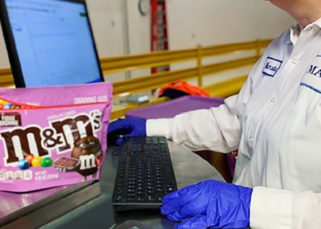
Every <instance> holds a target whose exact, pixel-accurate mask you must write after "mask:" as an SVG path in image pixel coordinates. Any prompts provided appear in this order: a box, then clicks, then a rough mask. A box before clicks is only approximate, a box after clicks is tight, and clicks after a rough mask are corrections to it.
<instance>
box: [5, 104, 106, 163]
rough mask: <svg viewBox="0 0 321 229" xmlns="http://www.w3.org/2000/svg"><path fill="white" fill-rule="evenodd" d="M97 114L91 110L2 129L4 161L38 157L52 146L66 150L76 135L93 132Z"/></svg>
mask: <svg viewBox="0 0 321 229" xmlns="http://www.w3.org/2000/svg"><path fill="white" fill-rule="evenodd" d="M100 118H101V112H100V111H98V110H94V111H91V112H90V113H89V115H88V114H85V113H82V114H78V115H76V116H74V117H65V118H63V119H60V120H54V121H50V122H49V124H50V126H48V127H45V128H43V127H40V126H38V125H28V126H25V127H14V128H10V129H7V130H5V131H2V132H0V137H1V138H2V141H3V145H4V151H5V154H6V157H5V159H4V160H5V165H10V164H12V163H15V162H18V161H19V160H21V159H23V158H24V156H25V155H29V154H33V155H34V156H39V157H43V156H51V151H52V150H54V149H55V150H56V152H57V154H63V153H66V152H70V151H71V150H72V149H73V147H74V142H76V141H77V140H78V139H80V138H82V137H84V136H95V133H96V132H97V131H99V130H100V128H101V123H100ZM0 120H1V116H0ZM20 125H21V120H20Z"/></svg>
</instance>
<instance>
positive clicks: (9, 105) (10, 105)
mask: <svg viewBox="0 0 321 229" xmlns="http://www.w3.org/2000/svg"><path fill="white" fill-rule="evenodd" d="M11 107H12V104H11V103H6V104H5V105H3V109H10V108H11Z"/></svg>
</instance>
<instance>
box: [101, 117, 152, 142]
mask: <svg viewBox="0 0 321 229" xmlns="http://www.w3.org/2000/svg"><path fill="white" fill-rule="evenodd" d="M133 136H137V137H138V136H143V137H144V136H146V120H145V119H141V118H134V117H131V118H125V119H118V120H116V121H114V122H112V123H110V124H109V127H108V137H107V139H108V141H109V142H115V143H116V144H117V145H121V144H122V142H123V137H133Z"/></svg>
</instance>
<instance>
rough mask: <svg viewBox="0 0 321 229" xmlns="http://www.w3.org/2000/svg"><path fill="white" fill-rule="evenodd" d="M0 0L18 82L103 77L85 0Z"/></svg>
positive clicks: (37, 83)
mask: <svg viewBox="0 0 321 229" xmlns="http://www.w3.org/2000/svg"><path fill="white" fill-rule="evenodd" d="M0 2H1V12H0V14H1V15H2V16H1V19H2V20H1V21H2V27H3V30H4V36H5V40H6V45H7V48H8V54H9V59H10V63H11V68H12V72H13V75H14V79H15V84H16V86H17V87H36V86H50V85H68V84H81V83H90V82H101V81H103V80H102V74H101V69H100V63H99V59H98V55H97V52H96V47H95V43H94V39H93V35H92V30H91V27H90V22H89V18H88V14H87V8H86V5H85V2H84V1H82V0H78V1H76V0H0Z"/></svg>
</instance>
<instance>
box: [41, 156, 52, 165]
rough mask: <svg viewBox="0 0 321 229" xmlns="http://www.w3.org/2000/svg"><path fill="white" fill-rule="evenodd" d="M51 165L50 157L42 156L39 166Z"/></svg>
mask: <svg viewBox="0 0 321 229" xmlns="http://www.w3.org/2000/svg"><path fill="white" fill-rule="evenodd" d="M51 165H52V160H51V158H49V157H45V158H43V159H42V161H41V166H42V167H45V168H46V167H50V166H51Z"/></svg>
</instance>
